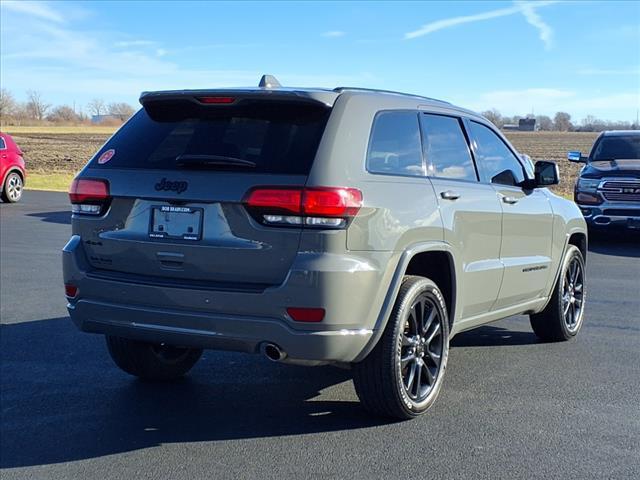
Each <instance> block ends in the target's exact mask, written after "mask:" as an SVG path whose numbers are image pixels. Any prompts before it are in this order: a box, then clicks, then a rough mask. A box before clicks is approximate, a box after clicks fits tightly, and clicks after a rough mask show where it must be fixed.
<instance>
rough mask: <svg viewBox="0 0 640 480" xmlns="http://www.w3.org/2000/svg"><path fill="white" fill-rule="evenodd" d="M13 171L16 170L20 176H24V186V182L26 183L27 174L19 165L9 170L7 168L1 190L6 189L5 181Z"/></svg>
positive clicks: (0, 186) (0, 184) (0, 185)
mask: <svg viewBox="0 0 640 480" xmlns="http://www.w3.org/2000/svg"><path fill="white" fill-rule="evenodd" d="M13 172H16V173H18V174H19V175H20V178H22V185H23V186H24V184H25V183H26V180H25V174H24V172H23V171H22V170H20V169H19V168H18V167H11V168H9V170H7V172H6V173H5V174H4V177H2V183H0V192H3V191H4V183H5V182H6V181H7V177H8V176H9V175H11V174H12V173H13Z"/></svg>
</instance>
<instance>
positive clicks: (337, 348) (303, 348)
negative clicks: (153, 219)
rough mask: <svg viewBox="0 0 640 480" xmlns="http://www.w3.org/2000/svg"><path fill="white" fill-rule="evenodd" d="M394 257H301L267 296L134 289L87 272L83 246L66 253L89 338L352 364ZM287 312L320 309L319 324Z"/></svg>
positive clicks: (74, 244)
mask: <svg viewBox="0 0 640 480" xmlns="http://www.w3.org/2000/svg"><path fill="white" fill-rule="evenodd" d="M391 258H392V254H391V253H390V252H367V258H366V259H365V258H362V257H358V256H353V255H349V254H345V255H328V254H324V255H319V254H310V253H307V254H299V255H298V258H297V259H296V261H295V262H294V266H293V267H292V269H291V271H290V273H289V275H288V276H287V279H286V280H285V282H284V283H283V284H282V285H279V286H277V287H270V288H267V289H266V290H264V291H262V292H238V291H216V290H212V289H207V290H200V289H193V288H176V287H174V286H172V287H168V286H160V285H149V284H137V283H134V282H128V281H116V280H113V279H107V278H96V277H95V276H92V275H91V274H90V272H91V268H90V266H89V265H88V263H87V261H86V257H85V254H84V249H83V246H82V240H81V238H80V237H79V236H73V237H72V238H71V240H70V241H69V243H68V244H67V245H66V246H65V248H64V250H63V272H64V275H63V276H64V281H65V283H67V284H73V285H75V286H76V287H78V296H77V298H74V299H71V300H69V305H68V310H69V314H70V316H71V318H72V320H73V321H74V323H75V324H76V326H77V327H78V328H79V329H80V330H82V331H85V332H92V333H101V334H108V335H117V336H122V337H126V338H132V339H137V340H142V341H148V342H164V343H168V344H173V345H181V346H190V347H197V348H208V349H217V350H234V351H241V352H249V353H257V352H258V351H259V349H260V346H261V344H263V343H274V344H276V345H278V346H279V347H280V348H281V349H282V350H283V351H284V352H286V354H287V356H288V358H289V359H291V360H293V361H295V360H301V361H312V362H351V361H353V360H354V359H356V358H357V357H358V355H359V354H360V353H361V352H362V351H363V349H364V348H365V346H367V344H368V342H369V340H370V339H371V337H372V335H373V333H374V327H375V324H376V320H377V317H378V315H379V313H380V310H381V308H382V302H383V300H384V297H385V293H386V290H387V288H388V283H389V282H390V281H391V278H390V277H389V278H386V275H387V274H386V273H385V272H386V271H387V270H393V269H387V268H386V266H387V264H388V262H389V261H390V259H391ZM288 306H296V307H323V308H325V309H326V315H325V318H324V319H323V321H322V322H319V323H299V322H294V321H293V320H292V319H291V318H289V317H288V315H287V314H286V308H287V307H288Z"/></svg>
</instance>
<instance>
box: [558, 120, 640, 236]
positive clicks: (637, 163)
mask: <svg viewBox="0 0 640 480" xmlns="http://www.w3.org/2000/svg"><path fill="white" fill-rule="evenodd" d="M567 159H568V160H569V161H570V162H578V163H584V164H585V165H584V166H583V167H582V170H581V171H580V177H579V178H578V180H577V181H576V184H575V188H574V199H575V201H576V203H577V204H578V205H579V206H580V210H582V214H583V215H584V218H585V220H586V221H587V224H588V225H589V227H592V228H601V229H606V228H611V227H622V228H629V229H635V230H638V229H640V131H639V130H613V131H608V132H602V133H601V134H600V135H599V136H598V138H597V139H596V141H595V143H594V144H593V148H592V149H591V153H590V154H589V156H588V157H585V156H583V155H582V153H581V152H578V151H574V152H569V153H568V154H567Z"/></svg>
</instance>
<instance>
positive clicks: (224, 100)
mask: <svg viewBox="0 0 640 480" xmlns="http://www.w3.org/2000/svg"><path fill="white" fill-rule="evenodd" d="M198 101H199V102H201V103H206V104H208V105H211V104H218V105H220V104H223V105H225V104H226V105H228V104H230V103H233V102H235V101H236V99H235V98H234V97H198Z"/></svg>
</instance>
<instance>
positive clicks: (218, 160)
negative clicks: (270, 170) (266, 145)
mask: <svg viewBox="0 0 640 480" xmlns="http://www.w3.org/2000/svg"><path fill="white" fill-rule="evenodd" d="M176 162H177V163H178V165H179V166H184V167H188V166H196V165H197V166H233V167H247V168H254V167H256V163H255V162H252V161H251V160H244V159H242V158H235V157H227V156H225V155H195V154H184V155H178V156H177V157H176Z"/></svg>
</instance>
